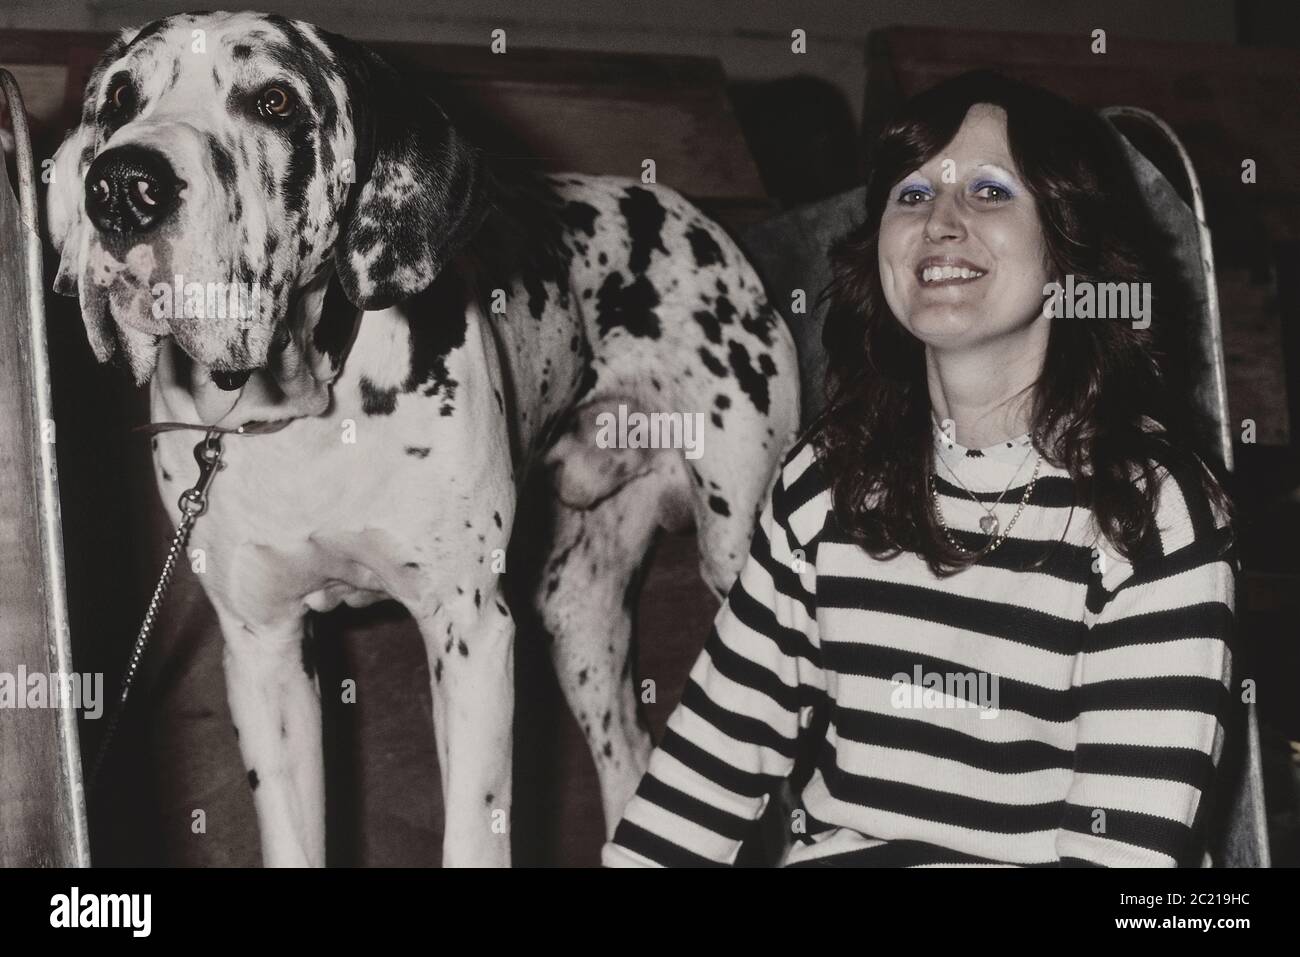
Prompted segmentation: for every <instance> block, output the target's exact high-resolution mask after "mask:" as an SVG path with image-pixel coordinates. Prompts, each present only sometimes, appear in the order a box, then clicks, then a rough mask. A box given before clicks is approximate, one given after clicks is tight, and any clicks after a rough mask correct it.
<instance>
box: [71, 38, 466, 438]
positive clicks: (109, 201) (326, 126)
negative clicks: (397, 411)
mask: <svg viewBox="0 0 1300 957" xmlns="http://www.w3.org/2000/svg"><path fill="white" fill-rule="evenodd" d="M485 208H486V200H485V198H484V189H483V169H482V160H481V156H480V154H479V153H478V151H476V150H475V149H473V148H472V147H471V146H469V144H467V143H466V142H465V141H464V140H463V139H462V138H461V137H460V136H459V135H458V134H457V133H456V131H455V130H454V129H453V127H452V126H451V124H450V123H449V122H448V120H447V117H446V115H445V114H444V113H443V112H442V111H441V110H440V109H439V108H438V107H437V106H436V105H435V104H434V103H432V102H431V101H430V100H428V99H426V98H424V97H422V96H419V95H417V94H415V93H413V92H412V91H410V90H409V89H407V88H406V86H405V85H404V84H403V82H402V81H401V80H400V79H399V77H398V76H397V75H396V73H395V72H394V71H393V70H392V69H391V68H390V67H388V66H387V65H386V64H385V63H383V61H381V60H380V59H379V58H378V57H376V56H375V55H374V54H372V53H370V52H369V51H368V50H366V49H365V48H363V47H361V46H359V45H357V44H354V43H352V42H350V41H348V40H345V39H343V38H342V37H338V36H334V35H331V34H328V33H326V32H324V31H322V30H319V29H317V28H316V27H314V26H312V25H310V24H307V23H302V22H299V21H292V20H286V19H284V18H282V17H276V16H264V15H260V14H252V13H213V14H201V15H186V16H175V17H168V18H166V19H164V20H159V21H156V22H154V23H152V24H149V25H148V26H146V27H144V28H142V29H139V30H134V29H128V30H124V31H123V32H122V33H121V35H120V36H119V37H118V38H117V40H116V41H115V42H114V43H113V44H112V45H111V46H110V47H109V49H108V50H107V51H106V53H105V54H104V56H103V58H102V59H101V60H100V62H99V63H98V65H97V66H96V67H95V70H94V72H93V73H92V75H91V77H90V80H89V82H88V83H87V86H86V93H85V102H84V106H83V110H82V115H81V122H80V125H79V126H78V127H77V128H76V129H75V130H73V131H72V132H71V133H70V134H69V135H68V137H67V139H66V140H65V141H64V143H63V145H62V147H61V148H60V149H59V151H58V154H57V155H56V157H55V175H54V178H53V180H52V183H51V186H50V191H49V197H48V213H49V216H48V219H49V227H50V235H51V239H52V241H53V242H54V244H55V246H56V248H57V249H58V250H59V252H60V253H61V261H60V265H59V275H58V278H57V279H56V282H55V289H56V291H59V292H63V293H66V294H69V295H71V294H76V295H78V296H79V297H80V301H81V309H82V316H83V319H84V320H85V323H86V329H87V332H88V334H89V337H90V343H91V347H92V348H93V350H94V352H95V355H96V357H97V358H98V359H99V360H100V361H107V360H109V359H111V358H114V357H115V356H116V357H117V358H118V359H119V360H121V361H124V362H125V364H126V365H127V366H128V367H129V368H130V370H131V372H132V374H133V375H134V377H135V379H136V381H137V382H138V383H143V382H145V381H146V380H147V379H148V378H149V377H150V375H151V374H152V373H153V370H154V368H155V365H156V363H157V359H158V352H159V347H160V344H161V343H162V340H163V337H166V336H172V337H174V338H175V341H176V343H177V345H179V346H180V348H181V350H183V352H184V353H185V354H186V355H187V356H188V357H189V358H190V360H192V363H193V373H192V375H193V383H194V388H195V390H198V391H202V390H204V389H207V390H208V391H209V393H210V392H211V389H212V387H215V388H216V389H217V390H225V391H230V392H237V391H238V390H239V389H240V388H241V387H242V386H243V384H244V382H245V381H246V380H247V379H248V376H249V374H250V373H251V372H253V371H255V370H268V371H269V372H271V373H273V374H274V378H275V379H276V380H277V381H278V382H279V384H280V386H281V387H282V388H283V389H284V391H285V394H288V395H294V394H299V395H302V394H309V393H310V394H313V395H316V396H319V395H320V394H322V393H323V388H324V387H323V386H322V385H321V382H322V381H324V382H328V380H329V379H331V378H332V377H333V375H334V374H336V373H337V367H338V363H339V362H340V361H341V359H340V355H339V351H338V349H337V348H335V349H333V350H324V351H322V350H320V349H315V348H313V337H314V336H315V337H316V338H319V336H318V334H317V333H316V332H315V331H314V325H315V323H316V322H317V321H318V320H319V316H320V312H321V303H322V300H323V299H324V292H325V288H326V284H327V283H328V281H329V279H330V275H331V270H332V271H333V272H334V273H335V274H336V275H337V278H338V282H339V285H340V286H341V288H342V291H343V292H344V293H345V294H346V298H347V299H348V300H350V302H351V303H352V304H353V305H354V306H355V307H357V308H358V309H377V308H383V307H386V306H389V305H392V304H394V303H397V302H400V301H402V300H404V299H406V298H409V297H410V296H413V295H415V294H416V293H418V292H420V291H422V290H424V289H425V288H427V287H428V286H429V285H430V283H432V281H433V280H434V278H435V277H436V276H437V275H438V273H439V271H440V270H441V269H442V267H443V266H444V264H445V263H446V262H447V260H448V259H449V258H450V257H451V256H452V255H454V253H455V251H456V250H457V249H458V248H459V247H460V246H461V245H462V244H463V243H464V242H465V240H466V239H468V237H469V236H470V234H471V233H472V232H473V231H474V229H475V228H476V227H477V225H478V223H479V221H480V219H481V218H482V214H483V212H484V210H485ZM355 311H356V310H353V312H354V313H355ZM333 335H334V337H335V339H337V338H338V336H337V331H335V333H334V334H333ZM233 401H234V400H233V399H232V400H231V401H230V402H229V403H227V408H229V406H230V405H233ZM313 404H315V400H311V401H309V402H308V403H307V405H308V406H312V405H313ZM219 405H220V403H219V402H218V403H209V407H210V409H211V408H215V407H216V406H219ZM322 410H323V405H322V406H321V407H320V408H315V411H322ZM200 411H201V412H203V411H204V409H203V405H202V403H201V404H200ZM213 414H215V413H213ZM204 418H209V415H208V414H207V413H204Z"/></svg>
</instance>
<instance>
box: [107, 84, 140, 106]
mask: <svg viewBox="0 0 1300 957" xmlns="http://www.w3.org/2000/svg"><path fill="white" fill-rule="evenodd" d="M108 105H109V106H110V107H112V108H113V109H114V110H129V109H131V107H132V106H134V105H135V87H134V86H132V85H131V84H130V83H129V82H128V81H126V80H120V81H118V82H117V83H115V84H114V85H113V87H112V89H110V90H109V91H108Z"/></svg>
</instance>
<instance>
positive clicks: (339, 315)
mask: <svg viewBox="0 0 1300 957" xmlns="http://www.w3.org/2000/svg"><path fill="white" fill-rule="evenodd" d="M360 315H361V310H360V309H358V308H357V307H356V306H354V305H352V303H351V302H349V301H348V297H347V295H346V294H345V293H344V292H343V286H342V285H341V284H340V283H339V279H338V275H337V273H331V275H330V281H329V286H328V287H326V289H325V300H324V302H323V303H321V310H320V319H318V320H317V322H316V328H315V329H313V330H312V334H311V338H312V345H314V346H315V347H316V348H317V349H318V350H319V351H320V352H323V353H324V354H325V355H326V356H328V357H329V360H330V365H331V366H332V367H333V368H334V370H335V371H337V370H338V369H339V368H340V367H341V366H342V365H343V354H344V353H345V352H347V349H348V346H349V345H351V343H352V337H353V335H354V334H355V333H356V330H357V319H358V318H359V317H360Z"/></svg>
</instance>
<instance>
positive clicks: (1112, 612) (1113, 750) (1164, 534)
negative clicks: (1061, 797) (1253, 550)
mask: <svg viewBox="0 0 1300 957" xmlns="http://www.w3.org/2000/svg"><path fill="white" fill-rule="evenodd" d="M1161 474H1162V476H1163V477H1162V480H1161V485H1160V493H1159V496H1158V504H1157V510H1156V520H1157V525H1158V529H1159V543H1158V546H1156V545H1155V544H1154V543H1153V545H1152V547H1151V548H1150V549H1149V550H1148V554H1145V555H1144V556H1140V557H1135V560H1134V562H1133V563H1132V564H1130V563H1128V562H1125V561H1124V560H1123V559H1120V558H1118V557H1117V556H1115V555H1113V554H1110V553H1106V552H1102V553H1101V557H1100V559H1099V561H1100V563H1101V565H1102V567H1101V568H1099V569H1098V570H1099V571H1100V573H1101V579H1100V588H1099V589H1096V590H1092V589H1090V594H1089V601H1088V611H1087V612H1086V613H1085V620H1086V623H1087V624H1088V626H1089V630H1088V634H1087V638H1086V644H1085V646H1084V650H1083V651H1082V652H1081V653H1080V654H1079V655H1078V657H1077V658H1076V661H1075V669H1074V679H1073V687H1072V688H1071V694H1072V695H1073V696H1074V698H1075V702H1076V708H1077V715H1078V717H1077V719H1076V731H1077V738H1076V745H1075V751H1074V768H1073V776H1072V778H1071V783H1070V787H1069V791H1068V794H1067V797H1066V805H1065V811H1064V816H1063V819H1062V823H1061V827H1060V830H1059V831H1058V832H1057V836H1056V851H1057V855H1058V858H1059V860H1060V862H1061V864H1062V866H1104V867H1173V866H1189V865H1191V866H1195V865H1199V864H1200V863H1201V860H1200V854H1201V849H1200V847H1199V846H1198V843H1199V841H1200V838H1199V836H1198V834H1197V830H1198V828H1197V823H1198V816H1197V815H1198V812H1199V811H1201V805H1202V803H1203V798H1204V797H1205V796H1206V795H1207V793H1208V792H1209V790H1210V785H1211V782H1212V780H1213V777H1214V771H1215V767H1216V765H1217V763H1218V760H1219V756H1220V751H1221V749H1222V745H1223V739H1224V734H1225V729H1224V725H1225V722H1226V721H1227V715H1228V708H1229V694H1228V692H1229V687H1230V683H1231V680H1232V679H1231V667H1232V656H1231V653H1230V650H1229V640H1230V633H1231V628H1232V620H1233V601H1234V594H1233V593H1234V581H1235V580H1234V572H1235V557H1234V555H1235V552H1234V549H1233V548H1232V536H1231V530H1230V529H1229V527H1228V525H1227V520H1226V518H1225V517H1224V516H1222V515H1220V514H1218V513H1216V512H1213V511H1212V510H1211V507H1210V504H1209V503H1208V501H1207V500H1206V499H1205V497H1204V495H1203V493H1202V492H1201V491H1200V489H1199V487H1198V486H1197V485H1196V484H1195V483H1194V482H1191V481H1185V480H1182V479H1180V478H1177V477H1175V476H1173V475H1170V474H1169V473H1168V472H1167V471H1162V473H1161Z"/></svg>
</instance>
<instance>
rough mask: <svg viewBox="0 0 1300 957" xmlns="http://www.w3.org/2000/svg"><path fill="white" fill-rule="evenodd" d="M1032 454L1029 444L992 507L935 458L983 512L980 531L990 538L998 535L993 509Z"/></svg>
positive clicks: (949, 468)
mask: <svg viewBox="0 0 1300 957" xmlns="http://www.w3.org/2000/svg"><path fill="white" fill-rule="evenodd" d="M1033 454H1034V446H1033V443H1032V442H1031V443H1030V445H1029V451H1028V452H1026V453H1025V457H1024V458H1023V459H1021V461H1020V464H1019V465H1018V466H1016V470H1015V472H1013V473H1012V475H1011V481H1010V482H1008V483H1007V486H1006V488H1004V489H1003V490H1002V494H1001V495H999V496H998V497H997V498H996V499H994V501H993V504H992V505H985V504H984V503H983V502H981V501H980V500H979V497H978V496H977V495H976V494H975V493H974V492H972V491H971V490H970V489H968V488H967V487H966V483H965V482H963V481H962V480H961V477H960V476H959V475H958V474H957V473H956V472H954V471H953V468H952V466H951V465H949V464H948V463H947V462H945V461H944V459H943V456H941V455H940V456H936V458H938V459H939V461H940V462H943V467H944V468H945V469H947V470H948V474H949V475H951V476H952V477H953V479H954V480H955V481H956V482H957V484H958V485H960V486H961V490H962V491H963V492H965V493H966V494H967V495H969V496H970V499H971V501H972V502H974V503H975V504H976V505H978V506H979V507H980V508H982V509H983V510H984V517H983V518H981V519H980V531H981V532H983V533H984V534H985V535H988V536H989V537H990V538H991V537H992V536H994V535H996V534H997V533H998V517H997V515H996V514H995V513H994V509H996V508H997V507H998V506H999V505H1001V504H1002V499H1003V498H1004V497H1005V496H1006V494H1007V492H1009V491H1011V486H1012V485H1014V484H1015V481H1016V477H1017V476H1018V475H1020V470H1021V469H1023V468H1024V467H1025V463H1026V462H1028V461H1029V456H1031V455H1033Z"/></svg>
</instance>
